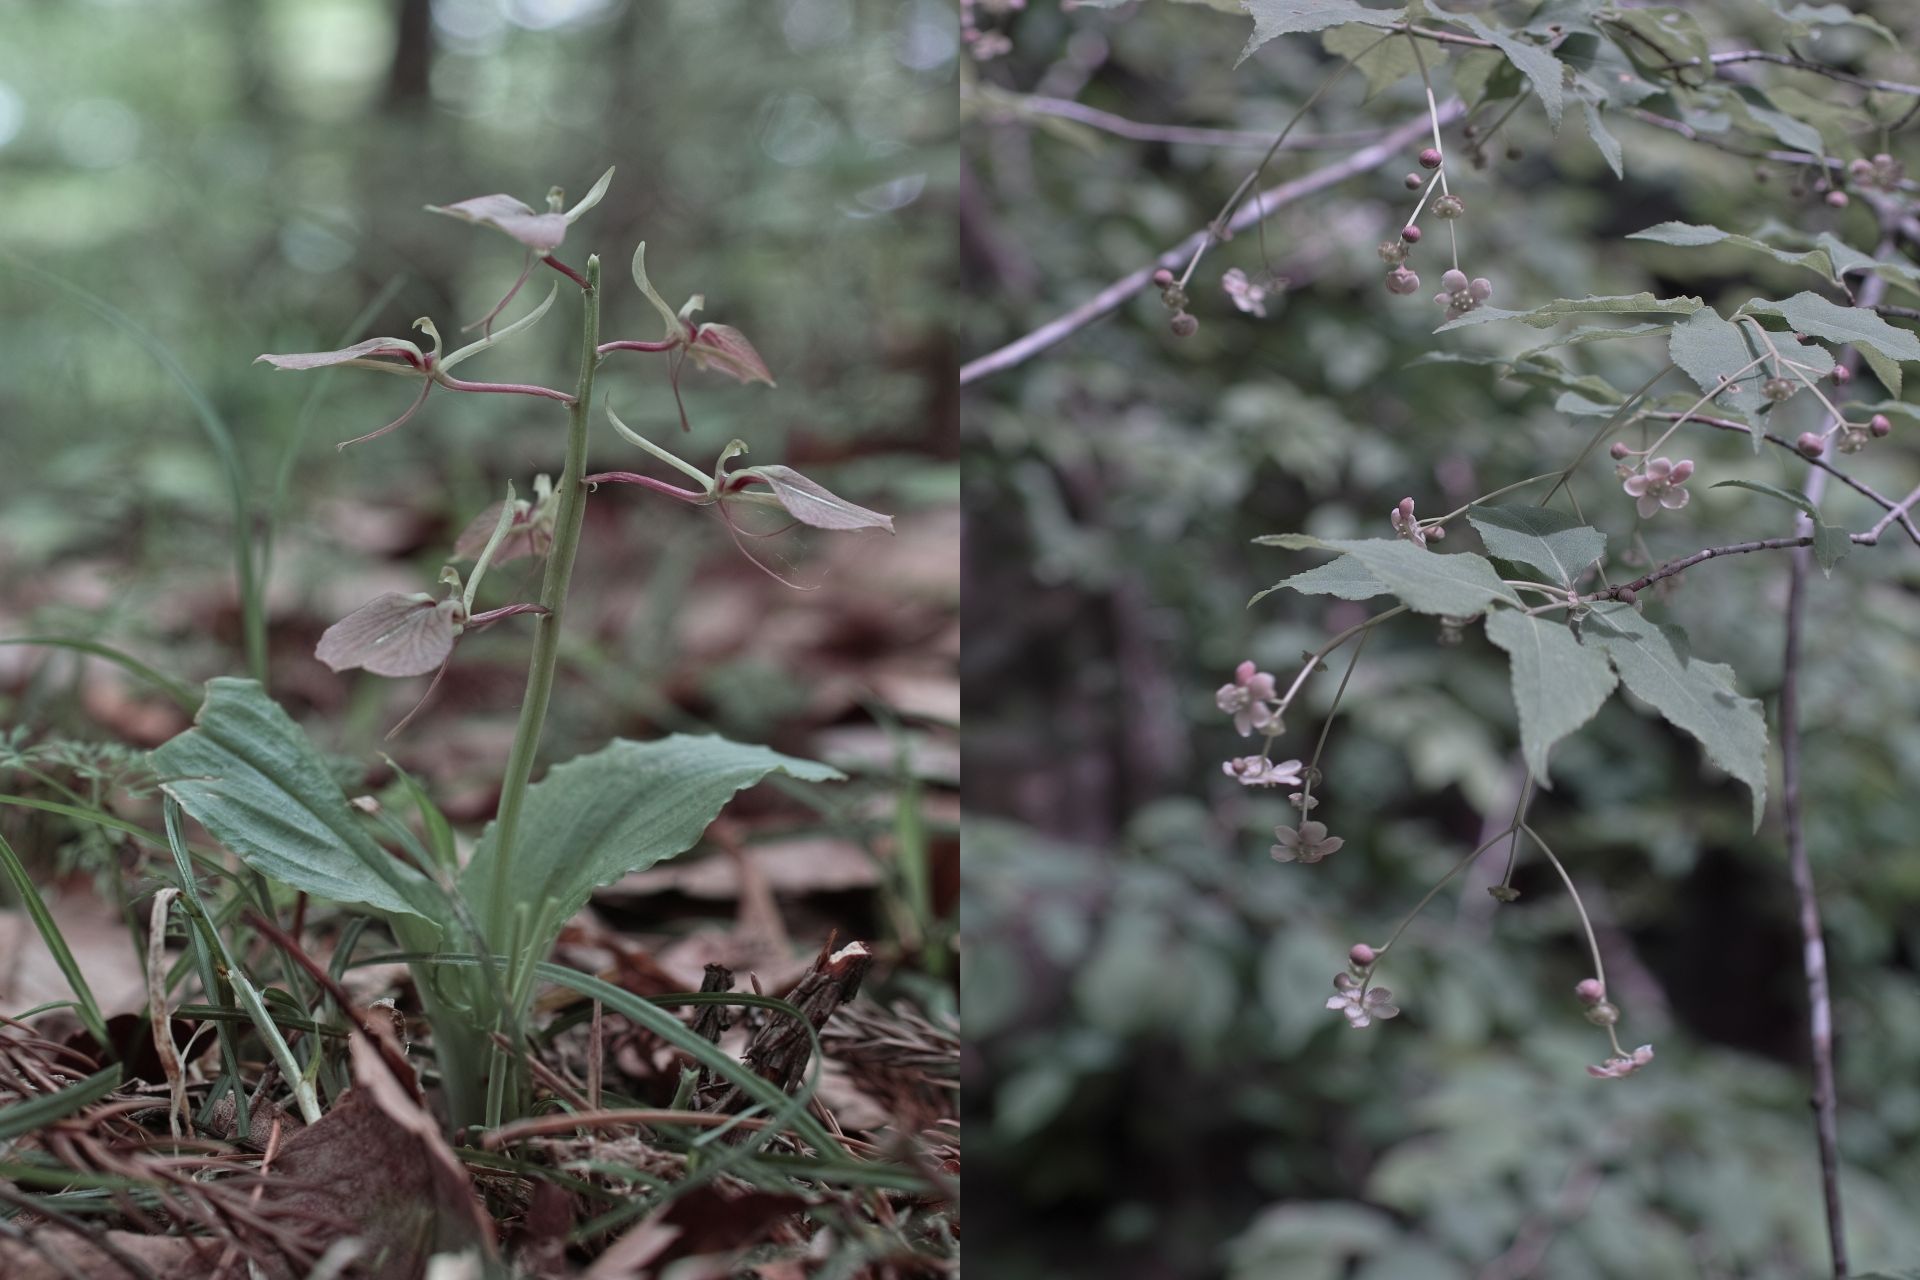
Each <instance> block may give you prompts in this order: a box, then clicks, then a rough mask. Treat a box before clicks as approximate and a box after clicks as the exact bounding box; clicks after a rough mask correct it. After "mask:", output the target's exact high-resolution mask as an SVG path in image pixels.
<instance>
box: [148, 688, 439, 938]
mask: <svg viewBox="0 0 1920 1280" xmlns="http://www.w3.org/2000/svg"><path fill="white" fill-rule="evenodd" d="M193 723H194V727H193V728H191V729H189V730H187V731H186V732H185V733H182V734H180V735H179V736H177V737H175V738H173V739H171V740H169V741H167V742H164V743H162V744H161V745H160V746H158V747H156V748H154V750H153V751H152V752H151V753H150V759H151V761H152V764H153V768H154V771H155V772H156V773H158V774H159V775H160V777H161V778H162V779H163V781H162V782H161V784H160V789H161V790H162V791H165V792H166V793H167V794H168V795H170V796H172V797H173V798H174V799H175V800H177V801H179V803H180V807H181V808H182V809H184V810H186V811H187V813H189V814H191V815H192V816H193V817H194V818H195V819H196V820H198V821H199V823H200V825H201V826H203V827H205V828H206V829H207V831H208V832H209V833H211V834H212V836H213V838H214V839H216V840H218V841H219V842H220V843H221V844H222V845H224V846H226V847H227V848H228V849H231V850H232V851H233V853H234V854H235V856H237V857H238V858H239V859H240V860H241V861H242V862H244V863H246V864H247V865H248V866H250V867H252V868H253V869H254V870H256V871H258V872H260V873H261V874H262V875H265V876H267V877H269V878H271V879H274V880H278V881H280V882H281V883H282V884H286V885H289V886H291V887H293V888H295V889H299V890H301V891H302V892H305V893H309V894H312V895H313V896H314V897H317V898H325V899H327V900H329V901H332V902H357V903H364V904H365V905H367V906H370V907H373V908H375V909H377V910H380V911H386V912H390V913H392V914H395V915H411V916H419V917H421V918H422V919H424V920H428V921H437V920H439V919H440V918H442V917H443V916H444V914H445V911H444V906H445V904H444V902H443V901H442V899H441V898H440V896H439V894H438V892H437V891H436V890H435V889H434V887H433V885H432V884H431V883H430V882H429V881H428V880H427V879H426V877H425V876H422V875H421V874H420V873H419V872H418V871H415V870H414V869H413V868H412V867H409V866H407V865H406V864H405V863H403V862H401V861H399V860H398V859H397V858H395V857H394V856H393V855H392V854H390V853H388V852H387V851H386V850H385V849H382V848H381V847H380V845H379V844H378V843H377V842H376V841H375V840H374V839H373V837H372V836H370V835H368V834H367V832H366V830H365V829H364V828H363V827H362V826H361V825H360V818H359V815H358V814H356V813H355V812H354V810H353V808H352V806H351V805H349V804H348V803H347V796H346V793H345V792H344V791H342V790H341V789H340V784H339V783H337V782H335V781H334V779H333V775H332V773H330V772H329V771H328V769H327V764H326V761H325V760H323V759H322V758H321V757H320V753H319V752H318V751H316V750H314V747H313V743H312V742H310V741H309V740H308V738H307V735H306V734H305V733H304V732H302V731H301V729H300V726H298V725H296V724H295V723H294V722H293V721H292V719H290V718H289V717H288V715H287V713H286V712H285V711H282V710H281V709H280V706H279V704H277V703H276V702H274V701H273V699H271V698H269V697H268V696H267V695H266V692H265V690H263V689H262V688H261V687H260V684H259V682H258V681H255V680H235V679H229V678H224V677H223V678H221V679H217V680H209V681H208V682H207V697H206V702H205V703H204V704H202V706H201V708H200V713H199V714H198V715H196V716H195V717H194V721H193Z"/></svg>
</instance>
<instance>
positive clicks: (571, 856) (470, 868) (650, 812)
mask: <svg viewBox="0 0 1920 1280" xmlns="http://www.w3.org/2000/svg"><path fill="white" fill-rule="evenodd" d="M776 770H777V771H779V772H783V773H786V774H788V775H790V776H792V777H795V778H800V779H802V780H804V781H808V782H828V781H833V780H836V779H839V778H840V777H841V776H842V775H841V774H840V772H839V771H838V770H836V769H832V768H829V767H828V766H826V765H823V764H815V763H814V762H812V761H810V760H796V759H795V758H793V757H792V756H784V755H780V754H779V753H778V752H774V751H769V750H768V749H767V748H765V747H760V746H751V745H747V744H744V743H738V742H729V741H727V740H726V739H725V738H716V737H692V736H689V735H686V734H675V735H674V736H673V737H670V738H663V739H661V740H660V741H657V742H628V741H625V740H622V739H615V740H614V741H613V742H612V743H610V744H609V745H607V746H606V747H603V748H602V749H601V750H599V751H596V752H594V753H592V754H591V755H585V756H579V757H577V758H575V759H573V760H570V761H568V762H567V763H565V764H561V765H555V766H554V767H553V768H552V769H550V770H548V772H547V776H546V777H544V778H542V779H541V780H540V781H539V782H537V783H535V784H534V785H533V786H532V787H530V788H528V790H527V800H526V807H525V809H524V810H523V811H522V813H521V815H520V834H519V838H518V841H517V846H518V847H517V848H516V849H515V851H514V863H513V865H512V867H511V868H510V869H509V873H508V879H507V892H508V895H509V897H508V900H509V902H511V903H513V904H516V905H518V904H527V905H529V906H531V907H532V908H533V909H534V910H535V911H536V912H538V911H539V910H540V909H541V908H542V906H543V905H544V904H546V903H548V902H549V901H551V902H552V903H554V904H555V907H554V910H553V914H552V915H551V916H550V917H549V918H550V919H552V920H553V921H554V922H555V925H554V927H556V928H557V927H558V926H559V923H560V922H563V921H565V920H566V919H567V918H568V917H570V916H572V915H573V913H574V912H576V911H578V910H579V909H580V907H581V906H582V905H584V904H585V902H586V900H587V898H588V896H589V895H590V894H591V893H592V892H593V891H594V889H595V888H597V887H599V886H600V885H603V884H610V883H612V882H613V881H615V880H618V879H619V878H620V877H621V876H623V875H626V874H627V873H628V872H630V871H640V870H644V869H645V868H647V867H650V866H652V865H653V864H654V863H656V862H661V861H664V860H665V859H667V858H671V857H673V856H674V855H675V854H678V853H683V852H685V851H686V850H688V849H690V848H692V847H693V845H694V842H695V841H697V840H699V838H700V833H701V832H703V831H705V830H706V829H707V824H709V823H711V822H712V821H713V820H714V818H715V817H716V816H718V814H719V812H720V810H721V809H722V808H723V807H724V806H725V805H726V803H727V801H728V800H730V799H732V798H733V795H734V793H735V792H736V791H739V790H741V789H742V788H745V787H750V786H752V785H753V784H754V783H756V782H759V781H760V780H761V779H762V778H764V777H766V776H767V775H768V774H769V773H773V772H775V771H776ZM498 838H499V832H498V828H497V827H496V826H495V825H494V824H491V823H489V824H488V826H487V829H486V830H485V831H484V832H482V833H481V836H480V844H479V847H478V848H476V849H475V850H474V854H473V860H472V861H471V862H470V863H468V864H467V869H466V872H465V873H464V874H463V875H462V876H461V886H462V887H463V889H464V890H465V891H466V894H467V900H468V902H470V903H471V904H472V905H473V908H474V911H475V914H476V915H478V916H479V917H480V918H481V919H483V920H486V919H494V918H497V917H496V916H495V915H494V914H493V907H494V904H493V903H492V902H491V897H492V884H493V864H494V859H495V857H496V856H497V852H498ZM502 914H504V912H503V913H502Z"/></svg>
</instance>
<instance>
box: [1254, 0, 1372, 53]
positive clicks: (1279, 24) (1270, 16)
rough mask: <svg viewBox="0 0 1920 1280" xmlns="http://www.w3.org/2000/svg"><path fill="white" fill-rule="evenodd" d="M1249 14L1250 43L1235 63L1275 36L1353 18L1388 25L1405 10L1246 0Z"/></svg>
mask: <svg viewBox="0 0 1920 1280" xmlns="http://www.w3.org/2000/svg"><path fill="white" fill-rule="evenodd" d="M1247 14H1248V16H1250V17H1251V18H1252V19H1253V34H1252V35H1250V36H1248V37H1247V47H1246V48H1244V49H1242V50H1241V51H1240V56H1239V57H1238V58H1236V59H1235V60H1234V64H1233V65H1234V66H1236V67H1237V66H1239V65H1240V64H1241V63H1242V62H1245V61H1246V60H1247V59H1248V58H1249V57H1251V56H1252V55H1253V51H1254V50H1255V49H1258V48H1259V47H1260V46H1261V45H1263V44H1265V43H1266V42H1267V41H1269V40H1272V39H1274V38H1275V37H1276V36H1290V35H1298V34H1300V33H1301V32H1306V31H1325V30H1326V29H1327V28H1328V27H1339V26H1345V25H1346V24H1347V23H1350V22H1365V23H1371V24H1372V25H1374V26H1387V25H1390V24H1392V23H1395V22H1399V21H1400V20H1401V19H1402V18H1403V17H1404V16H1405V14H1406V10H1405V9H1404V8H1402V9H1369V8H1367V7H1366V6H1365V5H1362V4H1358V3H1356V0H1247Z"/></svg>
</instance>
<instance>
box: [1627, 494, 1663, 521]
mask: <svg viewBox="0 0 1920 1280" xmlns="http://www.w3.org/2000/svg"><path fill="white" fill-rule="evenodd" d="M1633 506H1634V509H1635V510H1636V511H1638V512H1639V513H1640V518H1641V519H1642V520H1650V519H1652V518H1653V514H1654V512H1656V511H1658V510H1660V499H1658V498H1656V497H1654V496H1653V495H1652V494H1650V493H1643V494H1641V495H1640V496H1639V497H1638V498H1636V499H1634V503H1633Z"/></svg>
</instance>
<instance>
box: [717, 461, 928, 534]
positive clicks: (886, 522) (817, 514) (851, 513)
mask: <svg viewBox="0 0 1920 1280" xmlns="http://www.w3.org/2000/svg"><path fill="white" fill-rule="evenodd" d="M742 476H752V477H753V478H754V479H756V480H760V481H762V482H764V483H765V484H766V486H767V487H768V488H769V489H772V490H773V496H774V497H775V498H776V499H777V500H778V501H779V503H780V505H781V506H782V507H785V508H786V511H787V514H788V515H790V516H792V517H793V518H794V519H795V520H798V521H799V522H800V523H801V524H805V525H811V526H813V527H814V528H816V529H885V530H886V531H887V532H888V533H892V532H893V517H892V516H887V515H881V514H880V513H879V512H878V511H869V510H867V509H866V508H865V507H861V506H855V505H854V504H853V503H851V502H848V501H847V500H846V499H845V498H842V497H840V496H839V495H837V494H835V493H832V492H830V491H829V490H828V489H827V488H826V487H825V486H823V485H820V484H816V483H815V482H814V481H812V480H809V479H807V477H805V476H803V475H801V474H800V473H799V472H798V471H795V470H794V469H793V468H792V467H781V466H772V467H747V468H745V469H743V470H740V471H736V472H734V473H733V477H732V478H734V479H736V480H737V479H739V478H740V477H742Z"/></svg>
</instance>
